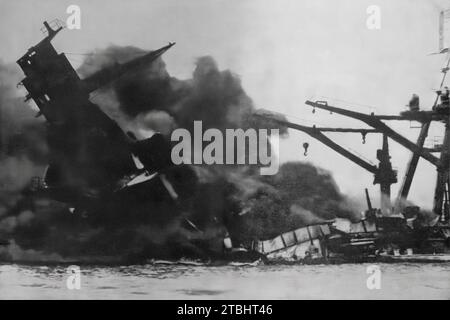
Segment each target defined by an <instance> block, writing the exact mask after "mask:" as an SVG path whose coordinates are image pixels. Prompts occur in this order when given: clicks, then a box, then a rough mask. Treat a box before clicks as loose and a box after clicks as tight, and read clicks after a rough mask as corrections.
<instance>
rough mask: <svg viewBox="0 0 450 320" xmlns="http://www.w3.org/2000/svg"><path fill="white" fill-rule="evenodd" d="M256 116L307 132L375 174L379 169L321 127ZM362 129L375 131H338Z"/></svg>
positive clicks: (339, 130) (327, 129) (328, 129)
mask: <svg viewBox="0 0 450 320" xmlns="http://www.w3.org/2000/svg"><path fill="white" fill-rule="evenodd" d="M255 116H258V117H262V118H265V119H267V120H270V121H271V122H274V123H277V124H279V125H282V126H286V127H288V128H291V129H294V130H299V131H302V132H305V133H307V134H308V135H310V136H311V137H313V138H315V139H317V140H319V141H320V142H322V143H323V144H325V145H326V146H327V147H329V148H331V149H333V150H334V151H336V152H337V153H339V154H341V155H342V156H344V157H346V158H347V159H349V160H351V161H352V162H354V163H356V164H357V165H359V166H360V167H362V168H364V169H366V170H367V171H369V172H372V173H373V174H375V173H376V172H377V171H378V170H377V167H376V166H374V165H372V164H371V163H369V162H367V161H365V160H364V159H361V158H360V157H358V156H357V155H355V154H353V153H352V152H350V151H348V150H347V149H345V148H343V147H341V146H340V145H338V144H337V143H335V142H334V141H333V140H331V139H330V138H328V137H327V136H326V135H324V134H323V133H322V132H321V131H322V129H319V128H316V127H307V126H302V125H299V124H295V123H292V122H289V121H283V120H278V119H274V118H272V117H270V116H264V115H259V114H255ZM342 130H346V131H342ZM348 130H350V131H348ZM324 131H332V130H330V128H324ZM333 131H335V130H333ZM361 131H363V132H373V130H367V129H338V131H336V132H361Z"/></svg>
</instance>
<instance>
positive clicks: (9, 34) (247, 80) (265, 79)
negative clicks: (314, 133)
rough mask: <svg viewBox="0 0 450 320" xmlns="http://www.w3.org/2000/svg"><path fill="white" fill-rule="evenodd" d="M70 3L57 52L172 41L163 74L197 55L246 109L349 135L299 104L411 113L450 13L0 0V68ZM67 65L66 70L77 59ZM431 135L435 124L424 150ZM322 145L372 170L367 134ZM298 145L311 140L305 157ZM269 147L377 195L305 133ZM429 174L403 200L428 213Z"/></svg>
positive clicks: (366, 178)
mask: <svg viewBox="0 0 450 320" xmlns="http://www.w3.org/2000/svg"><path fill="white" fill-rule="evenodd" d="M70 4H76V5H78V6H80V8H81V27H82V28H81V30H65V31H64V32H63V33H62V34H60V35H59V36H58V37H57V38H56V39H55V40H54V44H55V46H56V47H57V48H58V49H59V50H61V51H64V52H73V53H83V52H87V51H90V50H92V49H94V48H102V47H105V46H107V45H109V44H117V45H134V46H138V47H142V48H144V49H154V48H157V47H161V46H163V45H165V44H167V42H169V41H176V42H177V45H176V46H175V47H174V48H172V49H171V50H170V51H169V52H168V53H167V54H165V56H164V60H165V61H166V63H167V68H168V70H169V72H170V73H171V74H172V75H174V76H177V77H180V78H187V77H189V76H190V74H191V72H192V70H193V68H194V61H195V59H196V57H199V56H203V55H212V56H213V57H214V58H215V59H216V60H217V62H218V64H219V67H220V68H222V69H231V70H232V71H234V72H235V73H236V74H238V75H239V76H240V77H241V79H242V83H243V86H244V88H245V90H246V91H247V93H248V94H249V95H250V96H251V97H252V99H253V100H254V102H255V105H256V106H257V107H260V108H265V109H269V110H273V111H277V112H281V113H284V114H286V115H288V116H289V118H290V120H292V121H294V122H299V123H302V124H306V125H312V124H314V123H315V124H317V125H327V126H352V127H361V126H363V125H362V124H359V123H358V122H356V121H354V120H349V119H346V118H344V117H342V116H339V115H330V114H328V113H326V112H320V111H319V112H316V113H315V114H314V115H313V114H312V113H311V110H310V109H309V108H307V107H306V106H305V105H304V101H305V100H307V99H309V98H312V97H313V96H319V95H320V96H325V97H329V98H333V99H340V100H344V101H348V102H350V103H346V104H342V102H340V104H339V106H349V105H351V106H352V107H353V108H354V109H355V110H359V111H361V112H371V111H374V112H375V113H379V114H382V113H384V114H387V113H389V114H398V113H399V112H400V111H402V110H404V108H405V105H406V103H407V102H408V100H409V98H410V96H411V95H412V93H417V94H419V95H420V97H421V104H422V107H423V108H424V109H427V108H430V107H431V105H432V103H433V101H434V93H433V91H432V90H433V89H436V88H437V86H438V85H439V82H440V77H441V75H440V73H439V70H440V68H441V67H442V66H443V63H444V59H445V56H440V55H437V56H427V54H428V53H431V52H434V51H436V50H437V49H438V43H439V37H438V20H439V12H440V10H442V9H444V8H450V1H449V0H442V1H438V0H434V1H423V0H396V1H392V0H371V1H366V0H339V1H336V0H305V1H297V0H280V1H271V0H240V1H237V0H227V1H225V0H190V1H182V0H150V1H149V0H145V1H144V0H134V1H125V0H96V1H91V0H71V1H66V0H39V1H37V0H35V1H33V0H29V1H25V0H16V1H7V0H0V18H1V19H0V39H1V40H2V45H1V46H0V57H1V59H2V60H3V61H4V62H13V61H15V60H16V59H17V58H18V57H19V56H21V55H22V54H23V53H24V51H25V50H26V49H28V48H29V47H30V46H31V45H33V44H35V43H36V42H37V41H39V40H40V39H41V38H42V34H41V33H40V31H39V29H40V28H41V27H42V21H43V20H52V19H54V18H59V19H61V20H65V19H66V18H67V16H68V15H67V14H66V8H67V7H68V6H69V5H70ZM370 5H377V6H379V7H380V9H381V29H380V30H369V29H368V28H367V27H366V20H367V18H368V15H367V13H366V9H367V7H368V6H370ZM447 36H448V37H450V35H447ZM72 57H73V59H72V60H71V61H72V62H73V64H74V65H75V66H77V65H78V64H79V63H80V61H81V57H78V56H72ZM363 105H364V106H363ZM367 106H372V108H370V107H367ZM392 126H393V127H394V128H396V129H398V130H399V131H400V132H401V133H403V134H404V135H406V136H407V137H408V138H410V139H412V140H415V139H416V137H417V134H418V133H419V129H415V128H410V123H403V124H399V123H392ZM442 135H443V130H442V127H440V126H435V127H433V128H431V131H430V135H429V137H430V141H431V140H433V138H434V137H437V138H438V139H439V137H441V138H442ZM329 136H330V137H333V138H335V140H336V141H337V142H339V143H342V144H343V145H344V146H346V147H349V148H351V149H353V150H357V152H358V153H360V154H362V155H363V156H364V157H366V158H368V159H371V160H372V161H373V162H374V163H376V158H375V154H376V150H375V149H376V148H377V147H379V146H380V144H381V136H379V135H369V136H368V137H367V143H366V144H365V145H363V144H361V138H360V136H359V135H357V134H355V135H345V136H344V135H340V134H333V135H331V134H330V135H329ZM304 142H309V143H310V148H309V155H308V157H306V158H305V157H304V156H303V150H302V148H301V145H302V144H303V143H304ZM280 148H281V149H280V158H281V160H282V161H288V160H304V161H311V162H313V163H315V164H317V165H319V166H321V167H323V168H325V169H328V170H330V171H332V172H333V174H334V177H335V179H336V181H337V183H338V185H339V186H340V188H341V190H342V191H343V192H344V193H347V194H350V195H353V196H359V197H362V196H363V191H364V188H365V187H369V190H370V192H371V194H372V197H373V198H374V200H375V199H377V198H378V194H379V193H378V188H377V187H375V186H373V185H372V181H373V176H372V175H371V174H370V173H368V172H366V171H364V170H363V169H361V168H359V167H357V166H356V165H355V164H353V163H351V162H349V161H348V160H346V159H345V158H343V157H342V156H340V155H338V154H336V153H335V152H333V151H331V150H330V149H328V148H327V147H325V146H323V145H322V144H320V143H319V142H317V141H314V140H313V139H312V138H310V137H308V136H307V135H305V134H302V133H300V132H295V131H292V130H291V131H290V136H289V138H287V139H285V140H283V141H282V142H281V147H280ZM391 151H392V162H393V164H394V166H395V167H397V168H398V169H399V181H401V179H402V176H403V173H404V170H405V166H406V163H407V161H408V159H409V152H408V151H406V150H405V149H403V148H402V147H400V146H399V145H398V144H396V143H395V142H392V143H391ZM435 175H436V174H435V169H434V168H433V167H432V166H431V165H430V164H428V163H427V162H425V161H424V160H421V161H420V164H419V168H418V173H417V175H416V177H415V179H414V182H413V187H412V190H411V193H410V199H412V200H414V201H415V202H416V203H417V204H419V205H421V206H423V207H427V208H430V207H431V205H432V199H433V191H434V183H435ZM399 185H400V183H398V184H396V185H394V187H393V195H396V193H397V189H398V187H399Z"/></svg>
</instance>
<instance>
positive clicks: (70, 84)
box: [17, 21, 177, 214]
mask: <svg viewBox="0 0 450 320" xmlns="http://www.w3.org/2000/svg"><path fill="white" fill-rule="evenodd" d="M44 26H45V30H46V37H45V38H44V39H43V40H42V41H41V42H39V43H38V44H36V45H35V46H33V47H31V48H30V49H29V50H28V51H27V52H26V53H25V54H24V55H23V56H22V57H21V58H20V59H19V60H17V64H18V65H19V66H20V68H21V69H22V70H23V72H24V74H25V78H24V79H23V80H22V81H21V82H20V83H19V86H23V87H25V89H26V90H27V91H28V94H27V95H26V99H25V100H26V101H28V100H30V99H32V100H33V101H34V102H35V103H36V105H37V107H38V108H39V112H38V114H37V115H36V116H37V117H39V116H43V117H45V119H46V123H47V142H48V145H49V149H50V160H49V165H48V167H47V169H46V170H45V173H44V175H43V177H42V178H40V177H36V178H34V179H33V181H32V183H31V185H30V188H31V189H32V190H31V191H32V192H33V193H34V194H37V193H38V194H41V195H46V196H48V197H50V198H52V199H55V200H57V201H61V202H64V203H67V204H68V205H69V206H70V208H71V211H74V212H79V213H80V214H84V213H87V212H89V213H92V212H102V211H105V208H104V204H111V206H112V207H114V206H118V205H119V206H120V203H129V202H130V201H132V202H139V201H144V200H145V199H147V198H149V196H150V192H147V191H148V187H149V184H153V185H154V184H155V183H156V182H157V184H159V186H158V187H155V188H157V189H158V188H159V189H158V191H157V192H153V194H158V195H163V196H168V197H171V198H173V199H175V198H176V197H177V194H176V191H175V190H174V187H173V185H172V184H171V182H170V181H169V180H168V179H167V178H166V176H165V174H164V171H165V170H166V169H167V168H168V167H169V166H170V164H171V162H170V146H169V145H168V144H167V143H166V141H165V140H164V139H163V138H162V136H161V134H159V133H157V132H155V133H151V134H149V136H148V137H145V138H144V139H137V138H136V135H137V134H136V133H134V132H132V131H127V132H124V131H122V129H121V128H120V127H119V126H118V125H117V123H116V122H115V121H113V120H112V119H111V118H110V117H108V116H107V115H106V114H105V113H104V112H103V111H102V110H101V109H100V108H99V107H98V106H97V105H96V104H94V103H92V102H91V101H90V100H89V94H90V93H92V92H93V91H95V90H97V89H99V88H102V87H103V86H105V85H107V84H109V83H111V82H113V81H115V80H117V79H118V78H120V77H121V76H122V75H124V74H125V73H128V72H133V71H136V70H139V69H141V68H146V67H148V66H150V65H151V64H152V63H154V62H155V61H156V60H157V59H158V58H159V57H160V56H161V55H162V54H164V53H165V52H166V51H167V50H169V49H170V48H171V47H172V46H173V45H174V43H169V44H168V45H166V46H164V47H162V48H160V49H158V50H155V51H151V52H149V53H147V54H144V55H142V56H140V57H137V58H135V59H132V60H130V61H128V62H126V63H123V64H118V63H117V64H115V65H112V66H110V67H107V68H104V69H102V70H100V71H98V72H96V73H94V74H92V75H90V76H89V77H87V78H85V79H80V77H79V76H78V74H77V72H76V71H75V70H74V69H73V67H72V65H71V64H70V62H69V61H68V59H67V57H66V56H65V54H64V53H57V51H56V50H55V48H54V47H53V45H52V43H51V41H52V39H53V38H54V37H55V36H56V35H57V34H58V33H59V32H60V31H61V30H62V29H63V26H62V25H59V24H58V21H54V26H53V27H54V29H53V28H52V26H50V25H49V23H47V22H44Z"/></svg>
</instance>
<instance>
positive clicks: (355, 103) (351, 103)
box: [318, 96, 378, 110]
mask: <svg viewBox="0 0 450 320" xmlns="http://www.w3.org/2000/svg"><path fill="white" fill-rule="evenodd" d="M318 97H319V98H325V99H330V100H334V101H338V102H344V103H348V104H350V106H355V107H364V108H366V109H374V110H377V109H378V108H377V107H375V106H371V105H368V104H361V103H358V102H352V101H347V100H342V99H337V98H332V97H326V96H318Z"/></svg>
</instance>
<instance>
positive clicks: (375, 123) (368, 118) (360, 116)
mask: <svg viewBox="0 0 450 320" xmlns="http://www.w3.org/2000/svg"><path fill="white" fill-rule="evenodd" d="M305 103H306V104H307V105H309V106H311V107H313V108H318V109H323V110H328V111H331V112H336V113H338V114H341V115H344V116H347V117H350V118H354V119H357V120H360V121H362V122H364V123H366V124H368V125H369V126H371V127H372V128H375V129H377V130H379V131H380V132H383V134H385V135H387V136H388V137H389V138H391V139H392V140H394V141H396V142H397V143H399V144H401V145H402V146H404V147H405V148H407V149H409V150H411V151H412V152H414V153H417V154H419V155H420V156H421V157H423V158H424V159H426V160H428V161H429V162H431V163H432V164H433V165H435V166H436V167H437V166H439V163H440V161H439V158H437V157H435V156H434V155H432V154H431V153H429V152H427V151H425V150H423V149H422V148H420V147H419V146H417V145H416V144H415V143H414V142H411V141H409V140H408V139H406V138H405V137H403V136H402V135H401V134H399V133H397V132H395V131H394V130H392V129H391V128H390V127H388V126H387V125H386V124H385V123H383V122H382V121H381V120H380V119H378V118H377V117H376V116H375V115H367V114H364V113H360V112H355V111H350V110H345V109H342V108H337V107H333V106H330V105H328V104H324V103H319V102H313V101H309V100H308V101H306V102H305Z"/></svg>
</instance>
